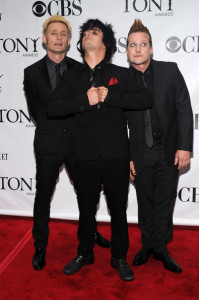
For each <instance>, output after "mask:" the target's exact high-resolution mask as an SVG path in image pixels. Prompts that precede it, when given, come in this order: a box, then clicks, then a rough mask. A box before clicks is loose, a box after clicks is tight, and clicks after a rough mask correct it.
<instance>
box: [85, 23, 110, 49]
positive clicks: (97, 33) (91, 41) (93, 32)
mask: <svg viewBox="0 0 199 300" xmlns="http://www.w3.org/2000/svg"><path fill="white" fill-rule="evenodd" d="M82 48H83V49H84V51H85V52H87V51H90V50H101V49H103V50H104V49H105V45H104V43H103V32H102V31H101V30H100V29H99V28H96V27H94V28H92V29H88V30H86V31H85V32H84V34H83V39H82Z"/></svg>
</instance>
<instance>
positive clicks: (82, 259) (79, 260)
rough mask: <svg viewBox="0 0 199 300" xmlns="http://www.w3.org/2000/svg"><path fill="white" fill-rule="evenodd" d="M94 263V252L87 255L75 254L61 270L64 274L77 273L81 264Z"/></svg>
mask: <svg viewBox="0 0 199 300" xmlns="http://www.w3.org/2000/svg"><path fill="white" fill-rule="evenodd" d="M93 263H94V254H93V253H91V254H90V255H88V256H83V255H77V256H76V257H75V258H74V259H72V260H71V261H70V262H69V263H68V264H67V265H65V267H64V269H63V272H64V274H66V275H72V274H74V273H77V272H78V271H79V270H80V269H81V268H82V267H83V266H85V265H91V264H93Z"/></svg>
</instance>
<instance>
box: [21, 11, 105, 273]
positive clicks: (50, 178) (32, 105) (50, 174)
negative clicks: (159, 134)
mask: <svg viewBox="0 0 199 300" xmlns="http://www.w3.org/2000/svg"><path fill="white" fill-rule="evenodd" d="M71 34H72V30H71V25H70V23H69V22H68V21H67V20H66V19H65V18H64V17H62V16H59V15H55V16H52V17H50V18H48V19H47V20H46V21H45V22H44V24H43V36H42V41H43V43H44V45H45V48H46V51H47V55H46V56H45V57H44V58H42V59H41V60H39V61H38V62H36V63H34V64H33V65H31V66H29V67H27V68H26V69H25V70H24V90H25V92H26V96H27V103H28V109H29V113H30V115H31V117H32V118H33V119H34V121H35V123H36V131H35V138H34V150H35V157H36V181H37V186H36V188H37V191H36V197H35V202H34V225H33V237H34V246H35V253H34V256H33V261H32V263H33V267H34V269H36V270H40V269H42V268H43V267H44V266H45V254H46V247H47V243H48V235H49V227H48V222H49V217H50V201H51V197H52V194H53V191H54V188H55V185H56V180H57V178H58V175H59V169H60V167H61V166H62V165H63V163H64V164H65V166H66V168H67V171H68V174H69V176H70V179H71V180H72V181H73V183H74V186H75V187H76V154H75V145H74V117H73V116H72V115H70V116H69V117H66V118H65V119H63V118H62V119H61V118H59V119H55V118H54V119H49V118H48V117H47V114H46V108H47V104H48V99H49V97H50V95H51V94H52V92H53V90H54V89H55V88H56V87H57V86H58V84H59V82H60V81H61V78H62V75H63V73H64V74H65V76H70V72H71V70H74V69H75V68H78V66H79V65H80V63H78V62H77V61H75V60H73V59H71V58H69V57H67V56H66V53H67V50H68V49H69V45H70V39H71ZM95 240H96V242H97V243H98V244H100V245H101V246H104V247H108V246H109V242H108V241H107V240H105V239H103V237H102V236H101V235H100V234H99V232H97V231H96V233H95Z"/></svg>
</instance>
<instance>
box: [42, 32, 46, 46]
mask: <svg viewBox="0 0 199 300" xmlns="http://www.w3.org/2000/svg"><path fill="white" fill-rule="evenodd" d="M42 42H43V43H44V44H46V35H45V34H44V35H42Z"/></svg>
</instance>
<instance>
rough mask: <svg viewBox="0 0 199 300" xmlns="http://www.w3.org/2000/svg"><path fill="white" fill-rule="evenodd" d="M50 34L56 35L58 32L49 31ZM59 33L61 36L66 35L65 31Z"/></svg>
mask: <svg viewBox="0 0 199 300" xmlns="http://www.w3.org/2000/svg"><path fill="white" fill-rule="evenodd" d="M51 35H52V36H56V35H58V32H51ZM60 35H61V36H63V37H67V34H66V33H65V32H62V33H61V34H60Z"/></svg>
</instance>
